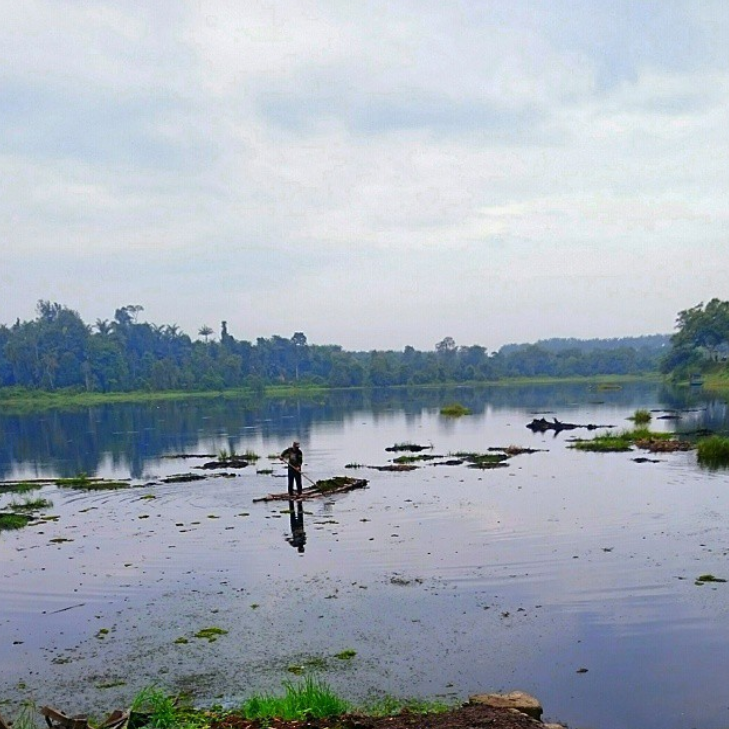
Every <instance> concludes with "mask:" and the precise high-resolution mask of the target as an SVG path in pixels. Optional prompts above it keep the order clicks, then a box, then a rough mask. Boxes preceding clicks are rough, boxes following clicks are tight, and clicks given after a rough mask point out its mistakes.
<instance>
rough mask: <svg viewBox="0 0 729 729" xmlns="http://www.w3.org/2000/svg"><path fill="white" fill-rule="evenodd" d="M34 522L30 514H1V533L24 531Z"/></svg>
mask: <svg viewBox="0 0 729 729" xmlns="http://www.w3.org/2000/svg"><path fill="white" fill-rule="evenodd" d="M31 520H32V517H31V516H29V515H28V514H12V513H11V514H0V531H10V530H12V529H22V528H23V527H24V526H27V525H28V523H29V522H30V521H31Z"/></svg>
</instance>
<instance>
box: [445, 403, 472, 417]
mask: <svg viewBox="0 0 729 729" xmlns="http://www.w3.org/2000/svg"><path fill="white" fill-rule="evenodd" d="M440 414H441V415H445V416H446V417H449V418H460V417H461V416H462V415H470V414H471V410H470V408H467V407H466V406H465V405H461V403H459V402H453V403H450V404H448V405H444V406H443V407H442V408H441V409H440Z"/></svg>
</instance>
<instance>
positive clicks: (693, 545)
mask: <svg viewBox="0 0 729 729" xmlns="http://www.w3.org/2000/svg"><path fill="white" fill-rule="evenodd" d="M453 400H458V401H460V402H463V403H465V404H467V405H468V406H469V407H471V408H472V410H473V415H471V416H468V417H464V418H461V419H458V420H450V419H445V418H443V417H441V416H440V415H439V413H438V410H439V408H440V406H441V405H443V404H445V403H447V402H451V401H453ZM639 407H644V408H648V409H656V410H659V409H660V410H662V411H663V412H655V413H654V416H655V417H656V419H655V420H654V422H653V426H652V427H654V428H655V429H665V430H671V429H679V430H681V431H684V432H687V431H691V430H695V429H696V428H697V427H705V426H708V427H711V428H713V429H716V430H722V429H726V428H727V413H726V406H725V405H724V404H723V403H716V402H712V401H710V400H708V399H706V398H705V397H703V396H702V395H701V394H700V393H684V394H683V395H677V394H675V393H671V392H669V391H666V390H663V389H662V388H661V387H660V386H658V385H645V384H644V385H635V386H629V387H624V388H623V389H622V390H620V391H607V392H595V391H590V390H588V389H587V388H586V387H584V386H579V385H574V386H560V387H554V386H549V387H546V386H545V387H531V388H519V389H517V388H494V389H489V390H483V391H459V392H457V393H453V392H436V391H432V392H425V393H423V392H418V393H405V392H397V393H390V394H387V393H375V394H370V395H363V394H361V393H357V394H346V395H342V394H339V395H332V396H329V397H326V398H323V399H322V400H321V401H320V402H308V401H307V402H303V401H297V400H291V401H277V402H274V403H268V404H265V405H262V406H260V407H257V408H249V409H245V408H243V407H242V405H241V404H240V403H237V402H235V401H229V400H222V399H221V400H218V401H212V402H210V401H201V400H191V401H186V402H180V403H171V404H170V403H167V404H162V405H157V404H154V405H151V404H150V405H147V406H143V405H136V406H114V407H111V406H109V407H99V408H91V409H83V410H77V411H73V412H54V413H44V414H42V415H22V416H20V415H2V414H0V478H2V479H4V480H11V479H29V478H45V477H50V476H72V475H76V474H78V473H81V472H84V473H87V474H90V475H99V476H113V477H119V478H129V479H131V484H132V485H133V486H134V488H129V489H125V490H121V491H113V492H83V491H77V490H73V489H60V488H58V487H56V486H51V485H47V486H43V487H42V488H41V489H40V490H39V491H36V492H34V493H32V494H31V496H32V497H36V496H40V497H43V498H46V499H50V500H51V501H52V502H53V506H52V507H51V508H50V509H48V510H47V512H46V514H47V515H53V516H56V517H58V518H57V519H56V520H53V521H46V522H44V523H42V524H39V525H36V526H31V527H28V528H26V529H23V530H20V531H18V532H3V533H0V559H1V563H2V567H1V574H2V581H1V582H0V694H1V695H2V697H5V698H6V700H7V701H8V702H9V706H6V707H4V708H3V709H2V712H3V713H4V714H9V715H11V716H14V714H15V710H16V707H17V705H18V702H19V701H21V700H23V699H27V698H32V699H33V700H35V701H37V702H38V703H39V704H52V705H56V706H57V707H58V708H60V709H61V710H65V711H68V712H71V713H76V712H81V711H91V712H95V713H97V714H101V713H104V712H105V711H107V710H111V709H112V708H115V707H123V706H126V705H128V702H129V700H130V698H131V697H132V696H133V695H134V694H135V693H136V692H138V691H139V690H140V689H141V688H143V687H145V686H148V685H150V684H153V683H155V684H157V685H159V686H162V687H164V688H166V689H169V690H171V691H177V690H183V689H184V690H190V691H192V692H193V693H194V695H195V696H196V698H197V700H198V701H199V702H206V701H208V702H209V701H213V700H221V699H222V700H224V701H235V700H237V699H240V698H242V697H244V696H247V695H250V694H251V693H253V692H260V691H279V690H280V688H281V683H282V681H284V680H287V679H291V678H293V674H292V673H291V672H290V671H289V669H290V668H291V667H293V666H304V667H307V666H309V667H311V666H312V665H313V664H316V665H317V670H318V673H319V674H320V675H321V676H322V677H323V678H325V679H326V681H327V682H328V683H330V684H331V685H332V686H333V687H334V688H335V689H336V690H338V691H339V692H341V693H342V694H343V695H345V696H348V697H351V698H352V699H355V700H362V699H365V698H367V697H369V696H373V695H378V694H382V693H389V694H395V695H399V696H423V697H431V698H432V697H435V696H444V697H449V698H465V697H467V696H468V694H470V693H474V692H481V691H491V690H511V689H515V688H519V689H523V690H526V691H529V692H531V693H533V694H534V695H536V696H538V697H539V698H540V699H541V700H542V702H543V703H544V705H545V710H546V715H547V716H548V717H549V718H551V719H553V720H561V721H564V722H568V723H569V724H570V726H573V727H588V726H590V727H598V728H603V729H618V728H621V727H626V728H627V727H630V728H631V729H632V728H634V727H637V726H640V727H642V728H644V729H650V728H651V727H656V729H657V728H658V727H661V729H671V728H673V727H676V728H677V729H678V728H679V727H681V728H682V729H683V728H685V727H701V728H702V729H720V727H726V726H729V695H728V694H727V691H726V685H727V680H728V679H729V584H727V585H724V584H715V585H712V584H706V585H704V586H703V587H699V586H696V585H695V584H694V581H695V578H696V577H697V576H699V575H701V574H704V573H713V574H714V575H717V576H720V577H728V578H729V524H728V522H727V518H726V515H727V513H729V474H727V472H708V471H705V470H702V469H700V468H698V466H697V465H696V460H695V454H693V453H676V454H670V455H663V456H660V457H659V462H658V463H636V462H635V461H633V460H632V459H633V458H634V457H636V456H637V455H644V454H639V453H626V454H589V453H579V452H576V451H573V450H570V449H569V448H568V447H567V446H568V439H569V438H570V437H571V436H574V435H587V431H572V432H563V433H561V434H559V435H558V436H556V437H554V436H553V435H552V434H551V433H550V434H532V433H531V432H530V431H529V430H528V429H527V428H526V427H525V425H526V423H528V422H529V421H530V420H531V419H532V417H534V414H535V413H540V414H541V413H550V415H549V417H551V416H552V415H554V416H556V417H558V418H559V419H560V420H564V421H570V422H576V423H584V424H587V423H597V424H606V425H607V424H612V425H615V426H617V427H618V428H622V427H627V426H628V425H629V423H628V422H627V421H626V417H627V416H628V415H630V414H632V413H633V412H634V410H635V409H636V408H639ZM668 409H680V410H681V412H680V419H679V420H678V421H676V420H667V419H658V418H659V416H661V415H665V414H666V413H665V411H666V410H668ZM294 437H297V438H298V439H300V440H301V442H302V447H303V450H304V453H305V461H306V462H305V473H306V474H307V476H308V477H309V478H311V479H314V480H316V479H319V478H326V477H330V476H333V475H339V474H341V475H344V474H349V475H356V476H359V477H363V478H367V479H368V480H369V487H368V488H367V489H366V490H361V491H355V492H351V493H349V494H344V495H340V496H334V497H331V498H328V499H325V500H313V501H307V502H305V503H304V510H303V514H302V515H301V516H302V518H303V526H304V530H305V534H306V543H305V547H304V549H303V551H300V549H299V548H297V546H296V545H293V546H292V544H291V541H292V527H294V526H296V525H295V524H293V523H292V516H291V514H290V513H289V510H288V505H287V503H286V502H272V503H254V502H253V499H254V498H255V497H258V496H261V495H263V494H266V493H269V492H275V491H282V490H285V480H284V479H283V470H282V469H281V467H280V465H277V464H276V463H275V462H273V461H271V460H270V459H269V458H268V455H269V454H273V453H278V452H280V451H281V450H282V449H283V448H284V447H285V446H287V445H289V444H290V441H291V440H292V438H294ZM403 441H411V442H415V443H420V444H424V445H430V444H432V447H433V451H432V452H433V453H436V454H443V455H447V454H448V453H453V452H456V451H473V450H476V451H485V450H486V449H487V448H489V447H498V446H507V445H510V444H515V445H520V446H529V447H531V448H537V449H539V452H537V453H533V454H524V455H520V456H517V457H514V458H512V459H511V460H510V461H509V462H508V466H507V467H506V468H502V469H496V470H491V471H478V470H473V469H468V468H466V467H465V466H433V465H425V466H422V467H421V468H419V469H418V470H416V471H412V472H410V473H387V472H380V471H377V470H374V469H370V468H366V467H363V468H360V469H358V470H356V471H351V470H347V469H345V468H344V466H345V464H348V463H351V462H356V463H359V464H364V465H365V466H373V465H384V464H386V463H388V461H389V459H390V458H391V457H392V455H393V454H391V453H387V452H386V451H385V448H386V447H387V446H391V445H393V444H394V443H397V442H403ZM223 448H225V449H227V450H228V451H230V450H231V448H233V449H234V450H235V451H236V452H238V453H241V452H243V451H245V450H246V449H252V450H254V451H256V452H257V453H259V454H261V455H262V456H263V457H262V458H261V460H260V461H259V462H258V464H257V465H255V466H249V467H248V468H246V469H243V470H241V471H239V472H236V474H235V475H234V476H231V477H223V476H222V475H220V474H217V475H214V474H210V473H209V472H202V471H199V470H196V468H195V467H196V466H199V465H200V464H201V463H203V462H204V460H205V459H203V458H188V459H177V458H169V457H166V456H172V455H179V454H184V453H187V454H203V453H217V452H218V451H219V450H221V449H223ZM266 469H273V471H274V472H273V474H266V473H258V472H257V471H260V470H266ZM188 472H196V473H205V474H206V475H208V476H209V477H208V478H206V479H205V480H204V481H197V482H192V483H176V484H164V483H162V482H161V478H163V477H164V476H167V475H172V474H179V473H188ZM24 498H27V496H26V495H18V494H8V493H2V492H0V506H4V505H6V504H7V503H8V502H10V501H13V500H15V501H22V500H23V499H24ZM58 540H62V541H58ZM207 627H220V628H222V629H224V630H226V631H228V632H227V634H225V635H222V636H221V637H219V638H218V640H217V641H215V642H208V641H207V640H202V639H198V638H195V637H194V634H195V633H196V632H198V631H199V630H201V629H203V628H207ZM181 638H184V639H186V640H187V642H181V641H180V640H179V639H181ZM345 649H352V650H354V651H356V656H355V657H354V658H353V659H351V660H342V659H338V658H336V657H335V655H336V654H337V653H339V652H341V651H343V650H345ZM583 669H587V671H586V672H585V671H584V670H583Z"/></svg>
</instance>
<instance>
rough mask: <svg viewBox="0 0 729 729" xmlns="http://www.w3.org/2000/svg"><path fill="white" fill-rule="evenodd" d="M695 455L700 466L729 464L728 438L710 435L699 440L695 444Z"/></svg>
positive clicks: (714, 466) (715, 466)
mask: <svg viewBox="0 0 729 729" xmlns="http://www.w3.org/2000/svg"><path fill="white" fill-rule="evenodd" d="M696 457H697V459H698V462H699V464H700V465H702V466H706V467H708V468H725V467H728V466H729V438H725V437H723V436H720V435H712V436H711V437H709V438H704V439H703V440H700V441H699V443H698V445H697V446H696Z"/></svg>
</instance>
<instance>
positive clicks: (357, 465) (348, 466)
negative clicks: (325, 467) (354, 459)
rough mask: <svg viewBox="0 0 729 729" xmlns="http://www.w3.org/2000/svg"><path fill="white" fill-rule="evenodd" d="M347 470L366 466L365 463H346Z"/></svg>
mask: <svg viewBox="0 0 729 729" xmlns="http://www.w3.org/2000/svg"><path fill="white" fill-rule="evenodd" d="M344 467H345V468H355V469H356V468H365V465H364V464H363V463H346V464H345V465H344Z"/></svg>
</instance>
